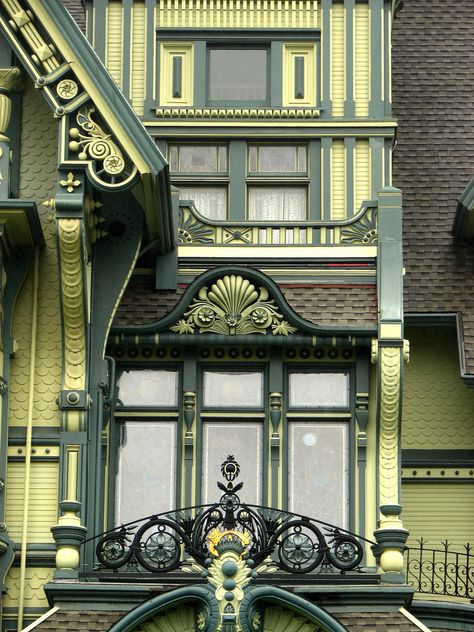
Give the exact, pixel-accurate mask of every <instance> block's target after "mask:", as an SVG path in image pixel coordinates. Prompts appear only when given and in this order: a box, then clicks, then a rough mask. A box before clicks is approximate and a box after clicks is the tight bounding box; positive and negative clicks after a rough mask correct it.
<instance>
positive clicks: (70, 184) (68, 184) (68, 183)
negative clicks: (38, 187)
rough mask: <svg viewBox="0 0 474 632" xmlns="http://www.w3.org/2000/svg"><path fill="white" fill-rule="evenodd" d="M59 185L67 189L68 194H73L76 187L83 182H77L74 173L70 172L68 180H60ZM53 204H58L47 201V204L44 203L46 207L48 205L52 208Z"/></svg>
mask: <svg viewBox="0 0 474 632" xmlns="http://www.w3.org/2000/svg"><path fill="white" fill-rule="evenodd" d="M59 184H60V185H61V186H62V187H65V189H66V190H67V192H68V193H72V192H73V191H74V189H75V188H76V187H78V186H80V184H81V181H80V180H77V179H76V178H75V177H74V174H73V172H72V171H70V172H69V173H68V174H67V178H66V180H60V181H59ZM53 203H54V204H56V202H55V201H54V202H51V200H46V201H45V202H43V204H44V206H48V205H49V206H51V205H52V204H53Z"/></svg>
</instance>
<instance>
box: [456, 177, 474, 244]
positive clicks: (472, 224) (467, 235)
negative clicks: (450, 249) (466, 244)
mask: <svg viewBox="0 0 474 632" xmlns="http://www.w3.org/2000/svg"><path fill="white" fill-rule="evenodd" d="M451 233H452V235H453V236H454V240H455V241H456V242H462V241H472V239H473V238H474V178H472V179H471V181H470V182H469V184H468V185H467V187H466V188H465V189H464V191H463V192H462V194H461V195H460V196H459V198H458V205H457V208H456V215H455V217H454V222H453V228H452V231H451Z"/></svg>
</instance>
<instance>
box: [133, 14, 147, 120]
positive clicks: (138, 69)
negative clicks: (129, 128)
mask: <svg viewBox="0 0 474 632" xmlns="http://www.w3.org/2000/svg"><path fill="white" fill-rule="evenodd" d="M145 32H146V11H145V3H144V2H135V3H134V4H133V14H132V51H131V62H132V63H131V69H130V74H131V78H130V79H131V81H130V85H131V98H132V106H133V108H134V110H135V112H136V113H137V114H138V115H139V116H143V114H144V102H145V76H146V41H145Z"/></svg>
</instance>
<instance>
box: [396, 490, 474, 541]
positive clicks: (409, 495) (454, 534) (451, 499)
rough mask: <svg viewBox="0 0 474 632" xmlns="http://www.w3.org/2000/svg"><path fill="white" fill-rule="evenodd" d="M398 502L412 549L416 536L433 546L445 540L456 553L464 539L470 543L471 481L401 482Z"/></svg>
mask: <svg viewBox="0 0 474 632" xmlns="http://www.w3.org/2000/svg"><path fill="white" fill-rule="evenodd" d="M402 504H403V513H402V517H403V526H404V527H405V529H408V531H409V532H410V536H409V538H408V542H407V545H408V546H411V547H414V548H415V547H416V546H417V542H416V541H417V540H419V539H420V538H423V539H424V540H427V544H426V546H427V547H430V548H433V549H439V548H441V546H440V545H441V542H445V541H446V540H448V542H449V543H450V544H452V545H453V546H452V549H453V550H456V551H460V552H462V551H463V550H464V549H463V548H462V545H463V544H466V542H470V543H471V544H472V545H474V484H473V483H461V482H459V483H457V482H454V483H435V482H434V481H433V482H426V483H418V482H417V483H411V482H410V483H407V482H404V483H403V486H402Z"/></svg>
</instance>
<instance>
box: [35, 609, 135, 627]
mask: <svg viewBox="0 0 474 632" xmlns="http://www.w3.org/2000/svg"><path fill="white" fill-rule="evenodd" d="M125 614H126V613H125V612H113V611H111V612H104V611H101V610H58V611H57V612H55V613H54V614H52V615H51V616H50V617H48V618H47V619H46V620H45V621H43V622H42V623H40V624H39V625H38V626H36V628H34V630H35V632H36V631H38V632H70V631H71V630H74V631H75V632H107V630H110V628H111V627H112V625H113V624H114V623H115V622H116V621H118V620H119V619H121V618H122V617H123V616H124V615H125Z"/></svg>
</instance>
